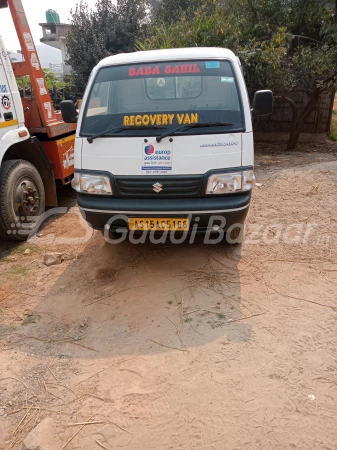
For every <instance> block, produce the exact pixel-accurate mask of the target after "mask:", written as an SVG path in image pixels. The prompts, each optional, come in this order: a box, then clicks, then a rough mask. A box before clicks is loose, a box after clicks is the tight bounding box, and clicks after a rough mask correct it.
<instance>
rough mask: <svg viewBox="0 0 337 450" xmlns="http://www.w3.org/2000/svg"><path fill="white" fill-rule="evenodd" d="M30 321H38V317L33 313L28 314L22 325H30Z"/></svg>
mask: <svg viewBox="0 0 337 450" xmlns="http://www.w3.org/2000/svg"><path fill="white" fill-rule="evenodd" d="M30 323H36V317H34V316H33V315H28V316H26V317H25V319H24V321H23V322H22V324H21V325H28V324H30Z"/></svg>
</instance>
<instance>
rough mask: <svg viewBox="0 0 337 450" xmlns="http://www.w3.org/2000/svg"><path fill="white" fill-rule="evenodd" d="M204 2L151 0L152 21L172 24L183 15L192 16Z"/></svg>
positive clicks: (192, 0)
mask: <svg viewBox="0 0 337 450" xmlns="http://www.w3.org/2000/svg"><path fill="white" fill-rule="evenodd" d="M210 3H212V1H210ZM202 4H203V1H202V0H150V5H151V6H152V21H153V22H154V23H157V24H160V23H164V24H167V25H170V24H172V23H175V22H177V21H179V20H180V19H181V18H182V17H183V16H187V18H191V17H193V14H194V13H195V11H197V10H198V8H200V7H201V6H202Z"/></svg>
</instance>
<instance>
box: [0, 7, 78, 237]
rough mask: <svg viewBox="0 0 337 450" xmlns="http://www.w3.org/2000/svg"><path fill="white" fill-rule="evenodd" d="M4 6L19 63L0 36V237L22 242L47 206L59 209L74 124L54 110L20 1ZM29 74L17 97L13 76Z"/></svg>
mask: <svg viewBox="0 0 337 450" xmlns="http://www.w3.org/2000/svg"><path fill="white" fill-rule="evenodd" d="M3 8H9V9H10V12H11V16H12V19H13V22H14V26H15V29H16V32H17V36H18V38H19V42H20V46H21V51H22V55H23V61H22V62H13V63H12V62H11V61H10V58H9V55H8V53H7V51H6V49H5V46H4V43H3V40H2V38H1V35H0V236H1V237H2V238H6V239H12V240H17V241H18V240H19V241H20V240H25V239H27V237H28V236H29V235H30V234H31V233H32V231H34V230H35V229H36V226H37V223H39V220H38V218H41V217H42V216H43V213H44V211H45V209H46V208H51V207H56V206H57V205H58V201H57V193H56V186H57V184H60V185H66V184H68V183H70V182H71V179H72V177H73V173H74V145H75V130H76V124H71V123H65V122H64V121H63V120H62V116H61V112H59V111H55V109H54V107H53V103H52V100H51V97H50V94H49V91H48V89H47V85H46V80H45V77H44V73H43V70H42V67H41V63H40V60H39V56H38V53H37V51H36V47H35V44H34V41H33V38H32V34H31V31H30V27H29V24H28V21H27V17H26V14H25V11H24V8H23V5H22V2H21V0H0V30H1V28H2V27H1V9H3ZM24 76H29V78H30V83H31V87H32V89H31V92H32V94H31V95H30V96H29V97H24V96H23V97H22V98H21V95H20V91H19V88H18V84H17V81H16V78H20V77H24Z"/></svg>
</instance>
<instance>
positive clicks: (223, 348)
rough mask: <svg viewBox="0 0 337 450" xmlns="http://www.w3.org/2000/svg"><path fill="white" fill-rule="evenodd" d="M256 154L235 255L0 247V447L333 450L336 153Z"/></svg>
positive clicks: (66, 229) (67, 219) (74, 245)
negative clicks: (53, 262) (45, 422)
mask: <svg viewBox="0 0 337 450" xmlns="http://www.w3.org/2000/svg"><path fill="white" fill-rule="evenodd" d="M329 146H330V147H329ZM328 147H329V150H328V151H327V152H326V153H322V150H325V149H326V148H328ZM268 148H269V147H268V145H267V144H266V143H264V144H261V145H260V146H258V153H257V155H256V163H257V164H256V172H257V181H258V185H257V187H256V188H255V190H254V194H253V202H252V206H251V208H250V212H249V216H248V219H247V227H246V232H245V238H244V242H243V244H242V245H241V246H229V245H223V244H218V245H207V246H206V245H203V244H202V243H196V244H194V245H188V244H183V245H171V244H161V245H153V244H151V243H146V244H144V245H132V244H130V243H128V242H125V243H122V244H120V245H118V246H116V245H109V244H107V243H106V242H105V241H104V239H103V237H102V236H101V234H100V233H98V232H95V233H94V234H93V236H91V237H90V235H88V236H86V233H85V229H84V228H83V227H82V226H81V223H80V219H79V216H78V215H77V214H76V209H75V210H73V211H72V212H69V213H68V214H66V215H63V216H58V218H57V220H51V221H50V222H49V223H48V225H47V226H46V227H45V228H44V230H43V232H42V234H41V235H40V237H38V238H36V239H35V240H33V241H32V242H30V243H26V244H21V245H13V243H5V242H1V243H0V246H1V249H0V251H1V260H0V308H1V309H0V449H12V448H13V449H19V448H20V443H21V442H22V440H23V438H24V437H25V436H26V435H27V433H28V432H29V430H30V429H32V428H33V427H34V426H35V425H36V424H37V423H39V422H40V421H41V420H42V419H43V418H44V417H52V418H54V419H55V421H56V422H57V426H58V432H59V436H60V437H61V439H62V442H63V448H66V449H69V450H70V449H72V450H75V449H76V450H77V449H83V450H94V449H97V450H99V449H101V448H105V449H108V450H112V449H116V448H122V447H127V448H128V450H139V449H146V450H159V449H163V450H169V449H183V450H185V449H186V450H187V449H189V450H192V449H193V450H208V449H214V450H224V449H225V450H246V449H247V450H251V449H253V450H255V449H262V450H270V449H273V450H281V449H282V450H294V449H297V450H308V449H310V450H314V449H317V450H318V449H319V450H322V449H324V450H335V449H336V448H337V444H336V442H337V429H336V420H337V300H336V285H337V247H336V233H337V231H336V223H337V203H336V182H337V159H336V156H337V147H336V146H335V147H334V146H333V145H332V144H327V145H326V146H324V148H323V146H321V147H320V148H319V149H318V151H316V152H315V151H311V152H306V151H305V150H306V149H307V147H306V145H304V144H302V145H301V146H300V150H301V151H298V152H293V153H289V152H284V151H283V150H282V153H280V152H275V151H271V150H270V148H269V150H268ZM262 150H263V151H264V153H262V152H261V151H262ZM62 205H63V206H65V205H66V206H72V205H75V198H74V196H73V195H72V193H71V192H70V191H69V192H66V193H64V194H63V200H62ZM65 237H67V238H69V241H68V242H65V241H62V240H61V241H60V240H59V238H63V239H64V238H65ZM76 237H77V238H81V239H82V242H76V241H74V239H75V238H76ZM81 239H79V241H81ZM85 240H87V242H84V241H85ZM27 250H28V251H27ZM50 251H57V252H62V253H63V254H64V257H65V261H64V262H63V263H62V264H61V265H57V266H53V267H46V266H45V265H44V264H43V262H42V261H43V255H44V254H45V253H46V252H50Z"/></svg>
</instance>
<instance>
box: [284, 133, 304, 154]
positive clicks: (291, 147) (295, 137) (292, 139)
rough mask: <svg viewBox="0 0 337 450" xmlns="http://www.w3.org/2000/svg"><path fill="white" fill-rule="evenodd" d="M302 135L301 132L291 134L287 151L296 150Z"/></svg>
mask: <svg viewBox="0 0 337 450" xmlns="http://www.w3.org/2000/svg"><path fill="white" fill-rule="evenodd" d="M300 134H301V132H300V131H294V132H293V133H290V136H289V140H288V145H287V150H295V148H296V145H297V142H298V139H299V137H300Z"/></svg>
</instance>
